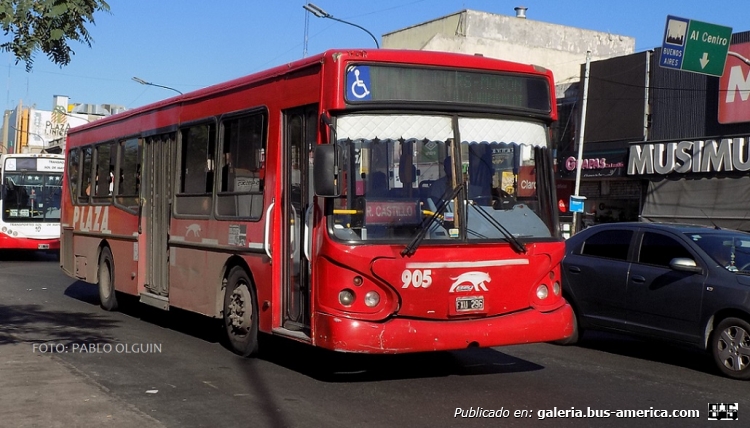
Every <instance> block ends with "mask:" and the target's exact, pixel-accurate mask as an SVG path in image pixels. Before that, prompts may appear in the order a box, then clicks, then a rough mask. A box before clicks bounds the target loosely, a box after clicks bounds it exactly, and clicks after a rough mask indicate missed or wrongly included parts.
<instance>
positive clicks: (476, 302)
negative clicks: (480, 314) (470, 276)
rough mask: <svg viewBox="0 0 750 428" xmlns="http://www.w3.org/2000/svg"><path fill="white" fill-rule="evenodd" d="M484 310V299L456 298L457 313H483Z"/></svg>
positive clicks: (480, 297) (481, 297)
mask: <svg viewBox="0 0 750 428" xmlns="http://www.w3.org/2000/svg"><path fill="white" fill-rule="evenodd" d="M483 310H484V297H483V296H479V297H458V298H456V311H457V312H468V311H483Z"/></svg>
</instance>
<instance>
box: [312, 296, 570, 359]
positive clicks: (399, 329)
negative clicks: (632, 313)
mask: <svg viewBox="0 0 750 428" xmlns="http://www.w3.org/2000/svg"><path fill="white" fill-rule="evenodd" d="M313 334H314V344H315V345H317V346H320V347H322V348H326V349H330V350H333V351H341V352H355V353H368V354H396V353H408V352H427V351H449V350H457V349H464V348H469V347H481V348H487V347H492V346H504V345H517V344H523V343H535V342H551V341H555V340H559V339H563V338H566V337H569V336H570V335H571V334H573V310H572V309H571V307H570V305H569V304H568V303H566V304H565V305H564V306H562V307H560V308H558V309H556V310H553V311H550V312H540V311H537V310H534V309H527V310H524V311H521V312H516V313H512V314H508V315H501V316H496V317H488V318H482V319H470V320H443V321H434V320H419V319H405V318H393V319H390V320H388V321H384V322H371V321H360V320H355V319H349V318H343V317H339V316H332V315H329V314H322V313H317V314H315V321H314V333H313Z"/></svg>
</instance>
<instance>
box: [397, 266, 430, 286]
mask: <svg viewBox="0 0 750 428" xmlns="http://www.w3.org/2000/svg"><path fill="white" fill-rule="evenodd" d="M401 282H403V285H402V286H401V288H409V285H413V286H414V287H415V288H420V287H421V288H427V287H429V286H430V285H432V269H425V270H422V269H414V270H413V271H411V270H409V269H405V270H404V271H403V272H401Z"/></svg>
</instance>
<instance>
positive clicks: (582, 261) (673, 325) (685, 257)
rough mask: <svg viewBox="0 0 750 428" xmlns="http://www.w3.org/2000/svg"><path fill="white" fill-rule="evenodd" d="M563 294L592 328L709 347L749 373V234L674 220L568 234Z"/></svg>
mask: <svg viewBox="0 0 750 428" xmlns="http://www.w3.org/2000/svg"><path fill="white" fill-rule="evenodd" d="M563 293H564V295H565V297H566V298H567V299H568V301H569V302H570V303H571V305H572V306H573V309H574V311H575V314H576V317H575V318H576V328H575V332H574V333H573V336H571V337H570V338H569V339H567V340H564V341H562V342H560V343H564V344H568V343H575V342H577V341H578V339H579V337H580V336H581V335H582V334H583V332H584V331H585V330H586V329H592V330H593V329H596V330H609V331H618V332H626V333H631V334H635V335H640V336H647V337H652V338H658V339H662V340H663V339H666V340H670V341H674V342H681V343H686V344H691V345H694V346H697V347H700V348H702V349H707V350H710V352H711V353H712V355H713V357H714V361H715V362H716V364H717V366H718V367H719V369H720V370H721V371H722V373H724V374H725V375H727V376H729V377H732V378H736V379H748V378H750V233H745V232H739V231H736V230H729V229H719V228H712V227H705V226H695V225H684V224H674V223H669V224H667V223H610V224H602V225H597V226H592V227H589V228H587V229H585V230H583V231H581V232H579V233H577V234H575V235H573V236H572V237H571V238H570V239H568V240H567V241H566V250H565V258H564V260H563Z"/></svg>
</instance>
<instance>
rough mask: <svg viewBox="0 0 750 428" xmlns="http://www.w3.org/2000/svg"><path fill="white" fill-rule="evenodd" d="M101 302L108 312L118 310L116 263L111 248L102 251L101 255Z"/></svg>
mask: <svg viewBox="0 0 750 428" xmlns="http://www.w3.org/2000/svg"><path fill="white" fill-rule="evenodd" d="M98 276H99V300H100V302H101V306H102V308H104V309H106V310H108V311H114V310H115V309H117V295H116V293H115V263H114V260H113V258H112V251H110V249H109V247H104V248H103V249H102V253H101V255H99V275H98Z"/></svg>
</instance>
